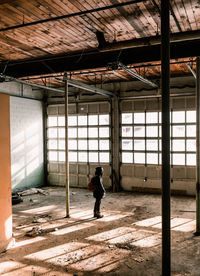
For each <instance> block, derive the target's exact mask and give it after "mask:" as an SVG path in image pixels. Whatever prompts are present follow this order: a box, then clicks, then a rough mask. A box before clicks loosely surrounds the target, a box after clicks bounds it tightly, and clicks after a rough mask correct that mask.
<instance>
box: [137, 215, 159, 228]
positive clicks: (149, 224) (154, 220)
mask: <svg viewBox="0 0 200 276" xmlns="http://www.w3.org/2000/svg"><path fill="white" fill-rule="evenodd" d="M161 221H162V217H161V216H157V217H153V218H149V219H144V220H140V221H137V222H134V223H133V224H132V225H137V226H143V227H152V226H153V225H155V224H157V223H161Z"/></svg>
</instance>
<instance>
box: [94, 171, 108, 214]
mask: <svg viewBox="0 0 200 276" xmlns="http://www.w3.org/2000/svg"><path fill="white" fill-rule="evenodd" d="M102 176H103V168H102V167H96V169H95V176H94V177H93V183H94V185H95V187H96V188H95V190H94V191H93V196H94V198H95V199H96V201H95V204H94V217H95V218H102V217H103V215H101V212H100V205H101V199H102V198H103V197H104V196H105V192H106V191H105V189H104V186H103V179H102Z"/></svg>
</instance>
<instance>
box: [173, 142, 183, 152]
mask: <svg viewBox="0 0 200 276" xmlns="http://www.w3.org/2000/svg"><path fill="white" fill-rule="evenodd" d="M172 151H185V140H173V141H172Z"/></svg>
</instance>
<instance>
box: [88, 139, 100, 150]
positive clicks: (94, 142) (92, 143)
mask: <svg viewBox="0 0 200 276" xmlns="http://www.w3.org/2000/svg"><path fill="white" fill-rule="evenodd" d="M89 150H98V140H90V141H89Z"/></svg>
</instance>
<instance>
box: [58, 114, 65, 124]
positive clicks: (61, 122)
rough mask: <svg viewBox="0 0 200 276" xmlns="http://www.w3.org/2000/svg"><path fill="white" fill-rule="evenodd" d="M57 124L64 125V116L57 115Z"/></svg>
mask: <svg viewBox="0 0 200 276" xmlns="http://www.w3.org/2000/svg"><path fill="white" fill-rule="evenodd" d="M58 126H65V117H64V116H62V117H61V116H60V117H58Z"/></svg>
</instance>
